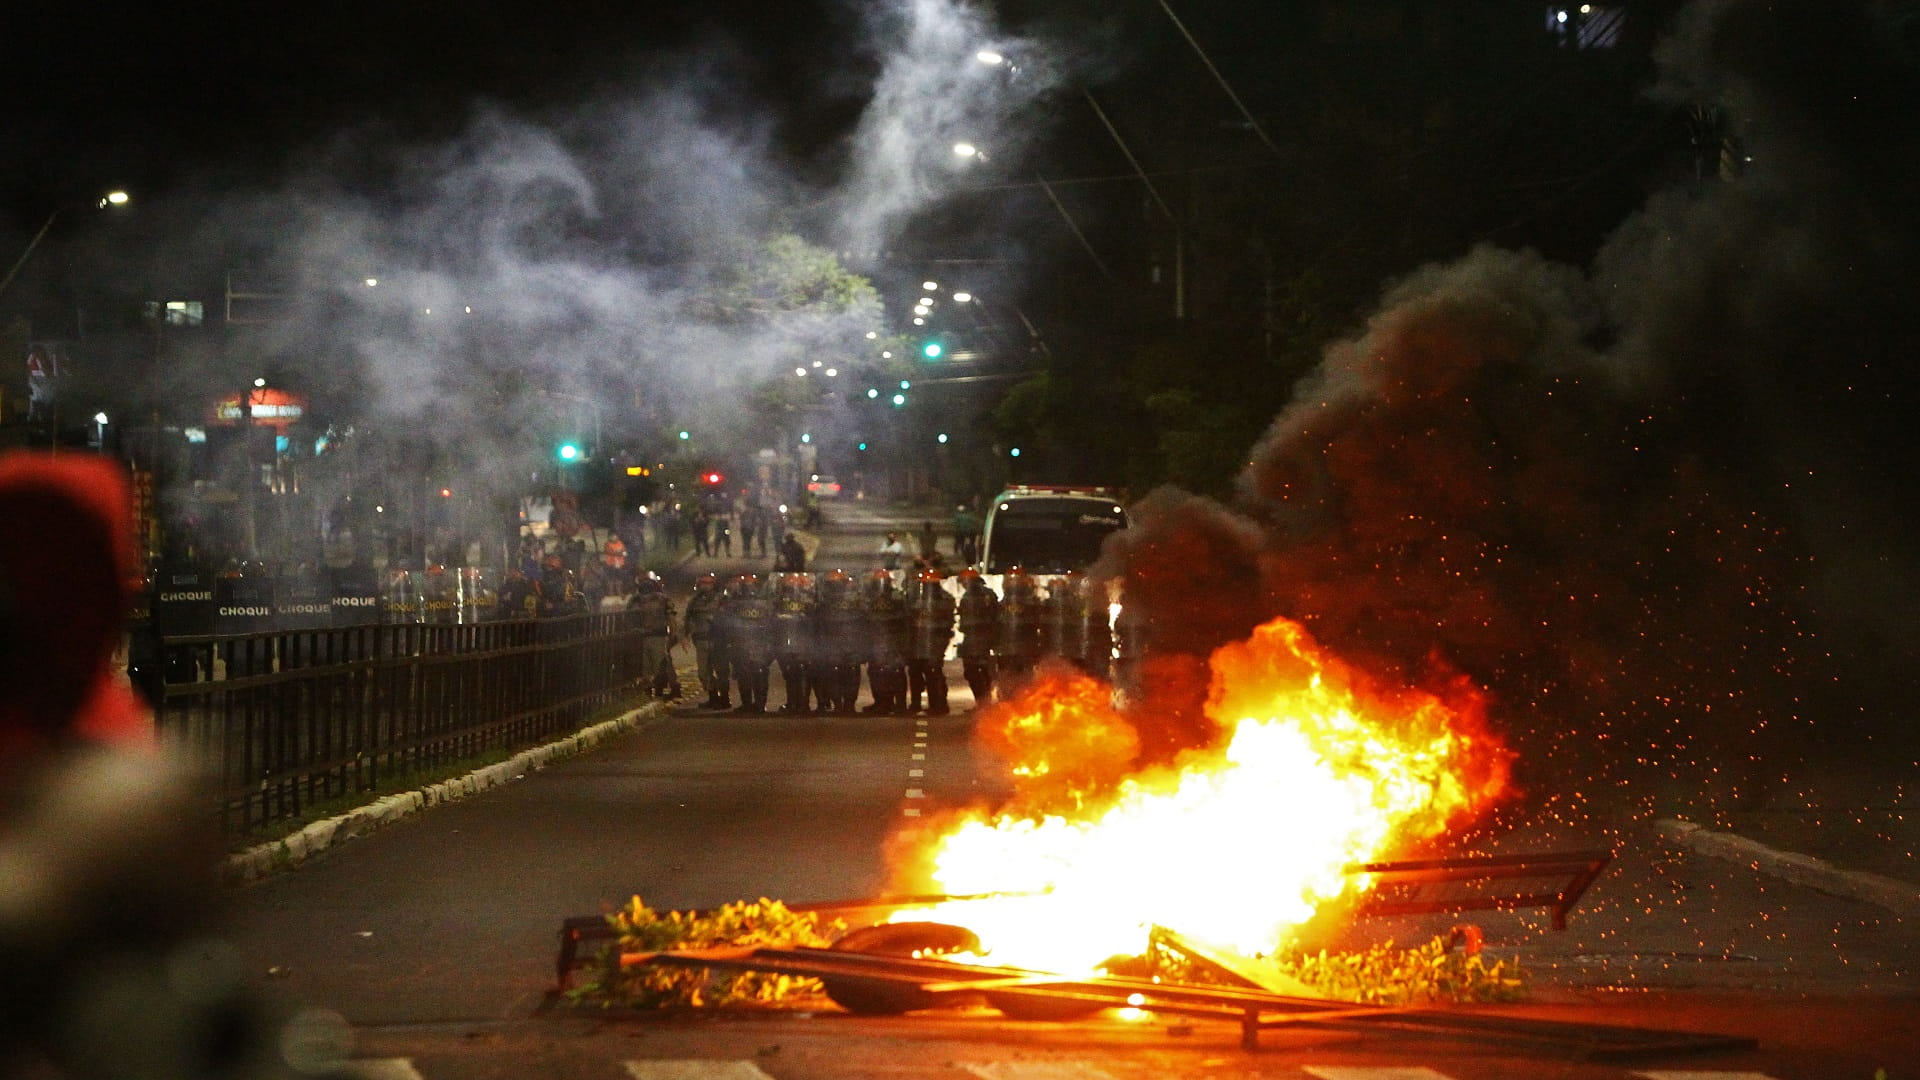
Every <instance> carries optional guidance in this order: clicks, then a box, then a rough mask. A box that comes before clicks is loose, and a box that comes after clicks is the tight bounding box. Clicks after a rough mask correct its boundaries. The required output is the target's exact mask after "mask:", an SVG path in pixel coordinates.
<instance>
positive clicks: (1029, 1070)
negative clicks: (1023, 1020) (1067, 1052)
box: [960, 1061, 1113, 1080]
mask: <svg viewBox="0 0 1920 1080" xmlns="http://www.w3.org/2000/svg"><path fill="white" fill-rule="evenodd" d="M960 1067H961V1068H962V1069H964V1070H966V1071H967V1072H969V1073H971V1074H973V1075H974V1076H977V1077H979V1078H980V1080H1113V1074H1112V1073H1110V1072H1107V1071H1106V1070H1104V1069H1096V1068H1094V1067H1093V1066H1092V1065H1089V1064H1087V1063H1086V1062H1084V1061H982V1062H978V1063H973V1064H962V1065H961V1066H960Z"/></svg>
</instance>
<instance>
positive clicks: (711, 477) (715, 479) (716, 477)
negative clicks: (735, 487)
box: [707, 472, 726, 487]
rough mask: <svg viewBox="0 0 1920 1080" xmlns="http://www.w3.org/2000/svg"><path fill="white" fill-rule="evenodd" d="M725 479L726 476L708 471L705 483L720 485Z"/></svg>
mask: <svg viewBox="0 0 1920 1080" xmlns="http://www.w3.org/2000/svg"><path fill="white" fill-rule="evenodd" d="M725 479H726V477H724V476H721V475H720V474H719V473H717V472H710V473H708V474H707V483H709V484H712V485H714V486H715V487H718V486H719V485H720V482H721V481H722V480H725Z"/></svg>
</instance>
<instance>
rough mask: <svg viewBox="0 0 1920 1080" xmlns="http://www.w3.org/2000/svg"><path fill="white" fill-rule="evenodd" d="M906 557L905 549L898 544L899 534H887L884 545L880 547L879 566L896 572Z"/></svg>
mask: <svg viewBox="0 0 1920 1080" xmlns="http://www.w3.org/2000/svg"><path fill="white" fill-rule="evenodd" d="M906 556H907V549H906V548H905V547H904V546H902V545H901V543H900V534H899V533H888V534H887V540H886V543H883V544H881V545H880V565H881V566H882V567H884V568H885V569H887V570H898V569H900V562H901V560H903V559H905V558H906Z"/></svg>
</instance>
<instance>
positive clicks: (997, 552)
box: [976, 484, 1127, 592]
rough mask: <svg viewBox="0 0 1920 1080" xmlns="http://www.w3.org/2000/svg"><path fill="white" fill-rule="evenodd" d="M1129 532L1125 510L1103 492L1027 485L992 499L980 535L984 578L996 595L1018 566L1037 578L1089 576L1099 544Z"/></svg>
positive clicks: (1097, 556)
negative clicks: (1072, 574) (1072, 573)
mask: <svg viewBox="0 0 1920 1080" xmlns="http://www.w3.org/2000/svg"><path fill="white" fill-rule="evenodd" d="M1126 527H1127V511H1126V509H1125V508H1124V507H1122V506H1121V505H1120V502H1119V500H1118V499H1116V498H1114V496H1113V493H1112V492H1110V491H1108V490H1107V489H1105V488H1097V487H1072V486H1066V485H1051V484H1026V485H1021V486H1018V487H1010V488H1008V489H1007V490H1005V491H1003V492H1001V493H1000V494H999V495H997V496H995V497H994V500H993V504H992V505H991V506H989V507H988V508H987V521H986V525H985V526H984V527H983V528H982V529H981V531H980V561H979V562H978V563H977V564H976V565H977V567H978V569H979V571H980V574H981V576H982V577H985V578H986V579H987V584H988V585H990V586H992V587H993V589H994V591H995V592H999V591H1000V584H1001V578H1002V577H1003V576H1004V575H1005V574H1006V573H1007V571H1009V570H1011V569H1013V568H1014V567H1016V566H1017V567H1019V568H1021V569H1022V570H1025V571H1026V572H1027V573H1029V574H1032V575H1034V576H1035V577H1036V578H1044V577H1055V576H1058V575H1060V574H1065V573H1067V572H1069V571H1074V570H1079V571H1083V572H1084V571H1085V570H1087V569H1088V568H1090V567H1091V566H1093V564H1094V562H1096V561H1097V560H1098V559H1099V558H1100V545H1101V544H1102V543H1104V542H1105V541H1106V539H1107V537H1109V536H1112V535H1113V534H1114V533H1115V532H1118V531H1119V530H1121V529H1124V528H1126Z"/></svg>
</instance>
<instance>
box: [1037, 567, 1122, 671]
mask: <svg viewBox="0 0 1920 1080" xmlns="http://www.w3.org/2000/svg"><path fill="white" fill-rule="evenodd" d="M1047 615H1048V623H1047V629H1048V633H1047V644H1048V646H1049V647H1050V649H1051V651H1052V652H1053V654H1054V655H1055V656H1058V657H1060V658H1061V659H1062V660H1065V661H1067V662H1068V663H1070V664H1072V665H1073V666H1075V667H1077V668H1079V669H1080V670H1081V671H1084V672H1086V673H1087V674H1089V675H1092V676H1094V677H1095V678H1098V679H1104V678H1106V677H1107V670H1108V667H1109V665H1110V663H1111V661H1112V657H1113V633H1112V631H1111V630H1110V629H1108V626H1107V603H1106V590H1105V589H1104V588H1102V587H1100V586H1099V585H1096V584H1094V583H1091V582H1089V581H1087V580H1086V579H1085V578H1082V577H1080V576H1078V575H1075V574H1069V575H1068V576H1067V577H1065V578H1062V579H1061V580H1059V581H1056V582H1054V585H1053V588H1052V589H1051V590H1049V594H1048V596H1047Z"/></svg>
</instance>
